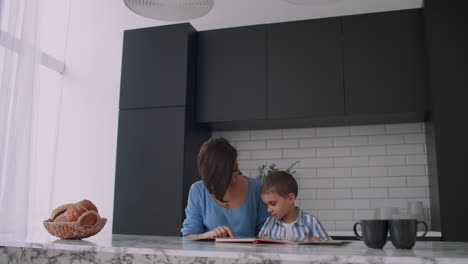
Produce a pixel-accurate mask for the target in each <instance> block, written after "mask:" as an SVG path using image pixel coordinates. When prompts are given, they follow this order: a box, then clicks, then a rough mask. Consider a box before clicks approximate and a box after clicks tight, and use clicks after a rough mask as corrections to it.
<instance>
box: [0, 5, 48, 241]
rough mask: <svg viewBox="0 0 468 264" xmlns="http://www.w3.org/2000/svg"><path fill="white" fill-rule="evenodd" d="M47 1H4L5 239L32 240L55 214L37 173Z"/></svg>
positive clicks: (0, 106)
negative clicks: (41, 31)
mask: <svg viewBox="0 0 468 264" xmlns="http://www.w3.org/2000/svg"><path fill="white" fill-rule="evenodd" d="M41 4H42V0H0V29H1V32H0V238H2V239H11V240H22V239H27V238H28V237H30V236H34V233H35V232H39V231H42V230H38V229H37V226H38V221H39V219H40V218H42V220H44V218H43V217H44V211H49V212H50V203H49V201H50V198H51V197H50V195H51V192H50V190H51V189H50V188H49V189H45V190H44V189H41V188H39V186H41V185H39V183H41V182H46V183H48V184H50V183H51V179H50V178H49V179H39V178H38V176H37V173H35V172H34V170H33V168H34V166H33V161H34V160H35V155H36V153H35V151H34V140H35V137H34V135H35V134H34V132H35V131H34V128H35V126H36V125H37V124H36V120H37V113H36V112H35V111H36V109H37V103H38V102H37V99H38V89H37V69H38V64H39V63H40V61H41V59H42V57H43V54H42V53H41V52H40V50H39V48H38V46H39V28H38V25H39V20H40V13H41V12H40V11H41Z"/></svg>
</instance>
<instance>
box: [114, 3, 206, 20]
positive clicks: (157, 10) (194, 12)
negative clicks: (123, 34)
mask: <svg viewBox="0 0 468 264" xmlns="http://www.w3.org/2000/svg"><path fill="white" fill-rule="evenodd" d="M123 2H124V4H125V5H126V6H127V7H128V8H129V9H130V10H132V11H133V12H135V13H136V14H138V15H141V16H144V17H147V18H152V19H156V20H163V21H184V20H191V19H195V18H198V17H201V16H204V15H206V14H207V13H208V12H210V10H211V9H212V8H213V2H214V0H123Z"/></svg>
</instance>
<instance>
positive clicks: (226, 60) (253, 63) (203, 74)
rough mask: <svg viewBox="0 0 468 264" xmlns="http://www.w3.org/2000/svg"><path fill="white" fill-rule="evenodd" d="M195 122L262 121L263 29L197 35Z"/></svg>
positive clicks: (264, 108)
mask: <svg viewBox="0 0 468 264" xmlns="http://www.w3.org/2000/svg"><path fill="white" fill-rule="evenodd" d="M197 66H198V68H197V71H198V72H197V77H198V80H197V84H198V85H197V89H198V92H197V99H196V100H197V120H198V121H199V122H219V121H235V120H258V119H266V80H267V78H266V26H263V25H260V26H249V27H240V28H228V29H221V30H210V31H203V32H199V33H198V65H197Z"/></svg>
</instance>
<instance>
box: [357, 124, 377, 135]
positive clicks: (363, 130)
mask: <svg viewBox="0 0 468 264" xmlns="http://www.w3.org/2000/svg"><path fill="white" fill-rule="evenodd" d="M382 134H385V125H371V126H352V127H351V135H352V136H355V135H368V136H370V135H382Z"/></svg>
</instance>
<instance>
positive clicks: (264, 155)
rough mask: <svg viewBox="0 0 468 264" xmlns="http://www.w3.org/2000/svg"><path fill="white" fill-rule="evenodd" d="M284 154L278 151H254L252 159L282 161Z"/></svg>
mask: <svg viewBox="0 0 468 264" xmlns="http://www.w3.org/2000/svg"><path fill="white" fill-rule="evenodd" d="M282 157H283V152H282V151H281V150H277V149H271V150H253V151H252V159H254V160H255V159H281V158H282Z"/></svg>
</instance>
